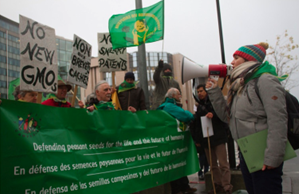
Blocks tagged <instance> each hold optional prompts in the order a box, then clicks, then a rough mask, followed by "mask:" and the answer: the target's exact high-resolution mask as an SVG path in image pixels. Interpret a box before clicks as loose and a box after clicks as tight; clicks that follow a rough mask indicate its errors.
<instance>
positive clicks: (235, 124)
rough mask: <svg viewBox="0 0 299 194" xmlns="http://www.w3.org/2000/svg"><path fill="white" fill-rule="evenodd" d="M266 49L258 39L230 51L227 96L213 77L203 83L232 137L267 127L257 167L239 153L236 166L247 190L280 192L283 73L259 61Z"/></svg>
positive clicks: (284, 124)
mask: <svg viewBox="0 0 299 194" xmlns="http://www.w3.org/2000/svg"><path fill="white" fill-rule="evenodd" d="M267 49H268V43H264V42H262V43H259V44H255V45H246V46H242V47H240V48H239V49H238V50H237V51H236V52H235V53H234V54H233V57H234V59H233V61H232V62H231V64H232V66H233V70H232V73H231V77H230V79H229V83H228V87H229V91H228V95H227V100H225V98H224V96H223V95H222V92H221V90H220V88H219V87H218V85H217V82H216V80H213V79H210V78H209V79H208V82H207V83H206V89H207V90H208V94H209V97H210V100H211V102H212V104H213V107H214V109H215V111H216V113H217V115H218V116H219V118H220V119H221V120H223V121H225V122H228V123H229V127H230V130H231V134H232V136H233V138H234V140H235V141H237V140H238V139H239V138H242V137H245V136H248V135H251V134H256V133H258V132H260V131H263V130H265V129H268V135H267V140H266V143H267V147H266V149H265V152H264V153H265V156H264V163H263V164H264V165H263V166H262V167H261V168H262V169H261V170H258V171H255V172H252V173H250V172H249V170H248V168H247V164H246V163H245V160H244V157H243V155H242V153H240V167H241V171H242V174H243V178H244V182H245V185H246V189H247V191H248V193H249V194H265V193H271V194H275V193H277V194H278V193H282V174H283V173H282V168H283V158H284V155H285V148H286V142H287V119H288V118H287V111H286V101H285V90H284V88H283V87H282V86H281V84H280V81H282V80H284V79H285V77H283V78H281V77H278V76H277V73H276V69H275V67H274V66H273V65H271V64H269V62H268V61H265V62H263V61H264V59H265V56H266V50H267ZM257 78H258V79H257ZM256 87H257V88H258V90H259V96H260V98H259V97H258V95H257V93H256V90H255V88H256Z"/></svg>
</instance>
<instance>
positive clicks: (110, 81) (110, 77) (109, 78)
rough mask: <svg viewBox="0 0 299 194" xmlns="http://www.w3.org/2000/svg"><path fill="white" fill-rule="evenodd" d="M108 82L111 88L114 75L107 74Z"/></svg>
mask: <svg viewBox="0 0 299 194" xmlns="http://www.w3.org/2000/svg"><path fill="white" fill-rule="evenodd" d="M106 81H107V82H108V84H109V85H110V86H112V73H111V72H109V73H106Z"/></svg>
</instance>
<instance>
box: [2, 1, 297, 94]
mask: <svg viewBox="0 0 299 194" xmlns="http://www.w3.org/2000/svg"><path fill="white" fill-rule="evenodd" d="M158 1H159V0H142V5H143V7H147V6H150V5H152V4H154V3H157V2H158ZM133 9H135V0H94V1H91V0H85V1H78V0H0V14H1V15H3V16H4V17H7V18H9V19H11V20H13V21H16V22H19V14H21V15H23V16H25V17H28V18H31V19H33V20H35V21H37V22H39V23H41V24H44V25H47V26H50V27H52V28H54V29H55V31H56V35H58V36H62V37H64V38H66V39H70V40H72V39H73V34H76V35H78V36H79V37H81V38H83V39H85V40H86V41H87V42H88V43H90V44H91V45H92V46H93V51H92V53H93V56H97V49H98V46H97V33H98V32H108V20H109V18H110V17H111V16H112V15H114V14H121V13H125V12H128V11H130V10H133ZM220 9H221V19H222V27H223V38H224V50H225V58H226V63H227V64H230V62H231V60H232V54H233V52H234V51H235V50H236V49H238V48H239V47H240V46H243V45H247V44H257V43H259V42H268V43H269V44H270V45H274V44H275V42H276V37H277V35H281V34H283V33H284V31H285V30H288V33H289V35H290V36H293V37H294V41H295V42H296V43H298V44H299V20H298V18H299V16H298V9H299V0H220ZM164 32H165V33H164V51H165V52H169V53H173V54H174V53H181V54H183V55H185V56H187V57H188V58H190V59H192V60H193V61H195V62H197V63H199V64H203V65H208V64H218V63H221V61H222V60H221V51H220V41H219V31H218V20H217V11H216V0H184V1H183V0H165V31H164ZM162 43H163V41H158V42H154V43H148V44H146V51H162V45H163V44H162ZM136 50H137V47H133V48H132V47H130V48H128V49H127V51H128V52H134V51H136ZM294 54H296V55H299V49H297V51H296V52H295V53H294ZM297 77H298V76H297ZM291 92H292V93H294V94H295V95H296V96H297V98H299V87H297V88H295V89H293V90H291Z"/></svg>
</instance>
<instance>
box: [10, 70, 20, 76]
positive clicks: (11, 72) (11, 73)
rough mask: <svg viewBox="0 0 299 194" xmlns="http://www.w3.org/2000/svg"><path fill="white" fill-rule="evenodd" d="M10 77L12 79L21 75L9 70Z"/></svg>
mask: <svg viewBox="0 0 299 194" xmlns="http://www.w3.org/2000/svg"><path fill="white" fill-rule="evenodd" d="M8 76H10V77H19V76H20V73H19V72H18V71H13V70H8Z"/></svg>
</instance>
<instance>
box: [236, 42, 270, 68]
mask: <svg viewBox="0 0 299 194" xmlns="http://www.w3.org/2000/svg"><path fill="white" fill-rule="evenodd" d="M268 47H269V45H268V43H266V42H261V43H259V44H254V45H246V46H242V47H240V48H239V49H238V50H237V51H236V52H235V53H234V54H233V56H235V55H238V56H240V57H242V58H244V59H245V60H246V61H258V62H261V63H262V62H263V61H264V59H265V57H266V50H267V49H268Z"/></svg>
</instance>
